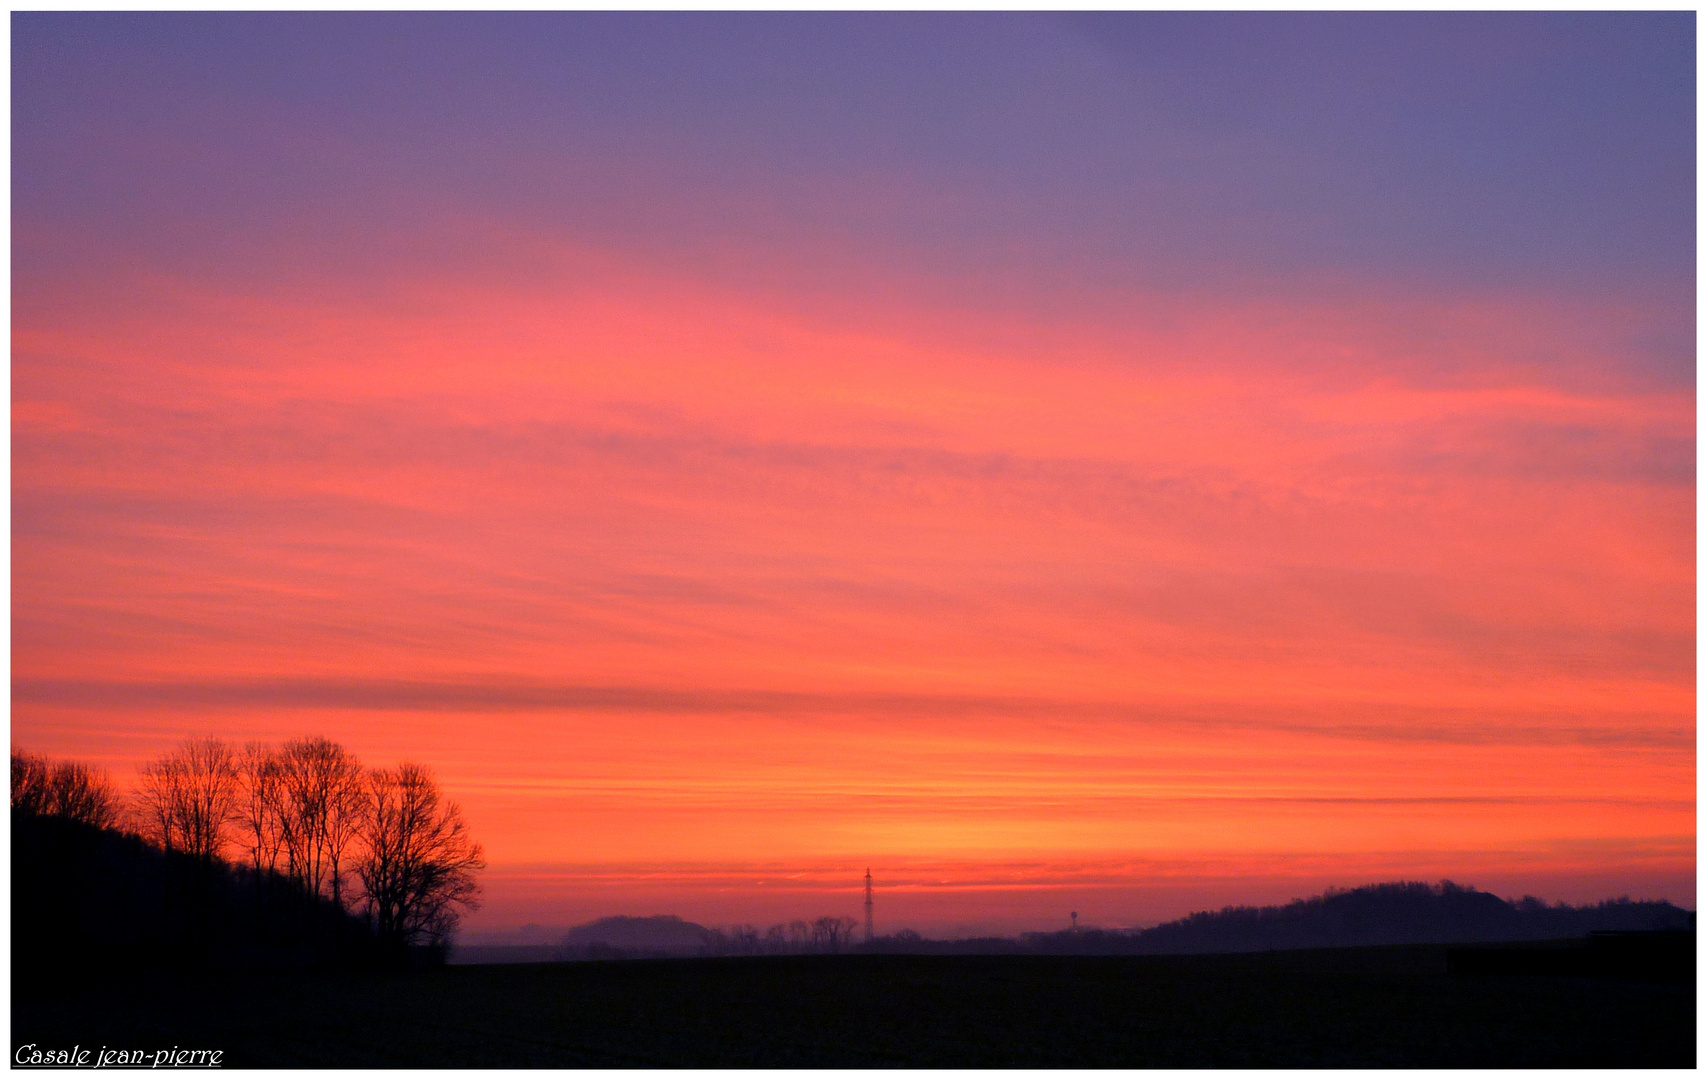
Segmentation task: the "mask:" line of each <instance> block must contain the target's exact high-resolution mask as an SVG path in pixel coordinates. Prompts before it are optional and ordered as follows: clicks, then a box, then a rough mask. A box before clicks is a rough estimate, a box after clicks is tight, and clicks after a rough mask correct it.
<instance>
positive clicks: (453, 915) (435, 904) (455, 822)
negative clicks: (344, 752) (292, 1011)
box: [356, 764, 486, 945]
mask: <svg viewBox="0 0 1707 1080" xmlns="http://www.w3.org/2000/svg"><path fill="white" fill-rule="evenodd" d="M366 796H367V799H366V803H365V805H364V807H363V810H364V813H363V815H362V819H361V827H360V830H359V832H360V835H361V839H362V841H363V847H364V852H363V858H362V859H361V861H360V863H359V864H358V865H357V867H356V874H357V876H358V877H359V878H360V879H361V882H362V887H363V889H364V891H365V892H366V895H367V902H368V910H369V917H370V918H371V919H372V920H373V923H374V928H375V930H376V931H377V932H378V933H379V936H380V938H381V940H384V941H389V942H392V943H394V944H398V945H412V944H441V943H443V942H445V941H446V940H448V938H449V937H450V934H451V932H452V931H453V930H454V929H455V927H456V923H457V921H458V919H459V918H460V916H461V913H462V912H463V911H466V910H470V909H472V908H474V907H475V905H476V901H475V897H476V894H477V893H478V891H479V886H478V885H477V884H476V882H475V880H474V875H475V874H476V873H477V872H479V871H481V870H484V869H485V868H486V860H485V858H484V853H483V852H482V850H481V848H480V845H479V844H477V843H475V842H474V840H473V839H472V838H471V837H470V836H469V835H468V827H467V825H466V824H465V823H464V822H463V819H462V811H461V810H459V809H458V808H457V805H456V804H455V803H453V802H448V801H445V800H444V799H442V798H441V796H440V795H439V789H438V785H437V784H435V783H434V782H433V779H432V775H431V774H430V773H429V772H428V771H427V770H426V769H425V768H423V767H422V766H419V765H408V764H406V765H400V766H398V767H397V768H396V769H375V770H372V771H371V772H369V773H368V774H367V782H366Z"/></svg>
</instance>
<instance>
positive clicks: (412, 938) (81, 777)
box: [12, 737, 486, 947]
mask: <svg viewBox="0 0 1707 1080" xmlns="http://www.w3.org/2000/svg"><path fill="white" fill-rule="evenodd" d="M12 810H13V813H14V814H15V815H22V816H26V817H42V818H63V819H67V820H70V821H76V822H82V823H84V824H87V825H91V826H94V827H96V828H99V829H116V830H119V831H124V832H134V833H135V834H136V835H138V836H140V837H141V838H142V839H143V840H145V841H147V842H148V843H149V844H151V845H153V846H154V847H156V848H158V849H159V850H160V851H162V852H164V853H166V854H167V855H168V856H185V857H188V858H189V859H190V860H192V861H193V862H194V863H196V864H199V865H201V866H203V867H204V868H208V869H211V868H212V867H214V866H215V865H234V866H241V867H243V868H245V869H246V871H247V872H248V873H249V874H250V875H251V876H252V878H253V879H254V881H255V882H257V883H267V884H270V885H272V886H274V887H278V888H285V889H290V890H295V891H297V892H300V893H302V894H305V895H307V896H311V897H317V898H320V897H323V898H325V899H327V900H330V901H331V902H332V903H333V904H334V905H336V906H337V907H338V908H339V909H340V910H349V911H351V912H352V913H353V914H355V915H358V916H360V917H362V918H363V919H365V921H366V922H367V924H368V926H369V927H370V928H371V930H372V931H373V933H374V934H375V935H376V937H377V938H378V939H379V941H380V942H382V943H386V944H389V945H393V946H399V947H401V946H411V945H428V946H435V947H442V946H444V945H445V944H446V943H447V942H448V940H449V938H450V935H451V933H452V932H453V931H454V930H455V928H456V925H457V922H458V921H459V919H460V917H461V915H462V914H463V913H464V912H467V911H469V910H472V909H473V908H474V907H476V906H477V894H478V891H479V887H478V882H477V880H476V874H478V873H479V872H480V871H481V870H483V869H485V866H486V863H485V857H484V853H483V851H482V849H481V846H480V845H479V844H478V843H476V842H475V841H474V839H473V837H472V836H471V835H470V834H469V831H468V826H467V824H466V822H465V821H464V820H463V817H462V812H461V810H460V809H459V808H458V806H457V804H456V803H455V802H452V801H450V800H448V799H446V798H445V797H444V795H443V794H442V793H441V792H440V790H439V788H438V785H437V783H436V782H435V781H434V780H433V777H432V774H431V772H430V771H429V770H428V769H426V768H425V767H424V766H421V765H417V764H402V765H399V766H397V767H395V768H369V767H365V766H363V765H362V764H361V762H360V761H358V760H357V758H356V757H355V755H354V754H352V753H350V752H349V751H348V750H347V749H345V748H344V747H343V746H340V745H339V744H337V743H335V742H332V741H331V740H329V739H326V738H321V737H310V738H301V739H293V740H291V741H289V742H286V743H284V744H283V745H282V746H273V745H270V744H267V743H259V742H251V743H248V744H246V745H244V746H242V747H241V748H233V747H232V746H231V745H230V744H227V743H225V742H224V741H222V740H220V739H216V738H192V739H186V740H184V742H183V743H181V744H180V745H179V746H178V747H176V748H175V749H173V750H171V751H169V752H167V753H166V754H163V755H161V756H160V757H158V758H156V759H154V760H153V761H150V762H148V763H146V764H145V765H143V766H142V767H141V769H140V772H139V782H138V784H137V786H136V788H135V790H134V791H132V792H131V793H130V794H129V796H128V798H127V797H121V796H120V794H119V793H118V790H117V789H116V788H115V787H114V785H113V783H112V781H111V779H110V778H109V777H108V776H107V775H106V774H105V773H104V772H103V771H101V770H98V769H93V768H90V767H89V766H87V765H84V764H82V763H80V762H70V761H65V762H53V761H49V760H48V759H46V758H43V757H41V756H39V755H35V754H30V753H24V752H20V751H16V750H15V751H13V753H12ZM232 854H236V855H237V856H238V858H237V859H235V860H230V859H228V856H230V855H232Z"/></svg>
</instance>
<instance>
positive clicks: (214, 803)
mask: <svg viewBox="0 0 1707 1080" xmlns="http://www.w3.org/2000/svg"><path fill="white" fill-rule="evenodd" d="M141 772H142V785H141V788H140V790H139V791H138V811H139V813H140V816H141V819H142V826H143V832H144V834H145V835H146V836H147V837H148V838H149V839H150V840H152V841H154V843H156V844H158V845H159V846H160V847H161V848H162V849H164V850H165V851H169V852H171V851H181V852H185V853H187V854H189V855H193V856H195V857H196V858H198V859H200V860H201V861H202V862H203V863H211V862H213V861H214V860H215V859H217V858H218V857H219V855H220V853H221V851H222V850H223V849H224V847H225V832H226V828H227V826H228V825H230V824H231V822H232V821H233V820H234V818H235V816H236V814H237V794H238V770H237V760H236V758H235V757H234V756H233V755H232V753H231V748H230V747H229V746H227V745H226V744H225V743H223V742H221V741H220V740H218V739H215V738H211V737H210V738H200V739H186V740H184V742H183V744H182V745H180V746H179V747H178V749H176V750H174V751H172V752H171V753H169V754H166V755H164V756H162V757H160V758H157V759H155V760H154V761H151V762H149V763H148V764H147V765H144V766H143V767H142V770H141Z"/></svg>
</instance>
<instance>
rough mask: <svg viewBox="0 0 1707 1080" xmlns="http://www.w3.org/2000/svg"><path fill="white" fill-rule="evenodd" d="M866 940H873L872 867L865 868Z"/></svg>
mask: <svg viewBox="0 0 1707 1080" xmlns="http://www.w3.org/2000/svg"><path fill="white" fill-rule="evenodd" d="M865 940H866V941H867V942H869V941H870V940H871V867H869V866H868V867H866V868H865Z"/></svg>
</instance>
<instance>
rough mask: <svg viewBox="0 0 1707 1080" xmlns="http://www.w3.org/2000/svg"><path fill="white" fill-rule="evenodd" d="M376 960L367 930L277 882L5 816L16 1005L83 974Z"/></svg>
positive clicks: (86, 830)
mask: <svg viewBox="0 0 1707 1080" xmlns="http://www.w3.org/2000/svg"><path fill="white" fill-rule="evenodd" d="M373 958H374V947H373V943H372V937H371V935H370V934H369V932H368V929H367V925H366V923H365V922H364V921H363V920H361V919H358V918H355V917H353V916H351V915H349V914H347V913H345V912H343V911H342V910H340V909H339V908H338V907H337V906H336V905H334V904H333V903H332V902H331V901H329V900H326V899H323V898H320V897H312V896H309V895H307V894H306V893H304V892H303V891H302V890H301V889H300V888H297V887H295V886H293V885H292V884H291V883H290V882H287V881H285V880H283V879H281V878H279V877H277V876H274V875H261V876H257V875H255V874H253V873H252V872H250V871H249V870H248V869H247V868H242V867H233V866H231V865H229V864H227V863H225V862H222V861H217V860H216V861H213V862H211V863H208V862H203V861H201V860H198V859H195V858H192V857H189V856H186V855H182V854H168V853H166V852H162V851H160V850H159V849H158V848H155V847H152V846H150V845H149V844H147V843H145V842H144V841H143V840H141V839H140V838H139V837H136V836H133V835H129V834H125V833H121V832H118V831H116V830H113V829H103V828H97V827H95V826H92V825H88V824H85V823H83V822H79V821H72V820H68V819H65V818H57V817H37V816H34V815H27V814H18V813H14V814H13V815H12V964H13V994H14V998H16V997H18V996H20V995H21V994H23V993H26V992H27V986H26V982H25V981H26V980H31V979H35V980H47V979H51V978H54V977H56V976H59V977H77V973H80V972H85V971H89V970H91V969H104V968H125V967H148V968H210V967H217V968H283V967H310V966H318V965H327V964H334V963H352V962H358V961H363V960H371V959H373Z"/></svg>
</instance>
